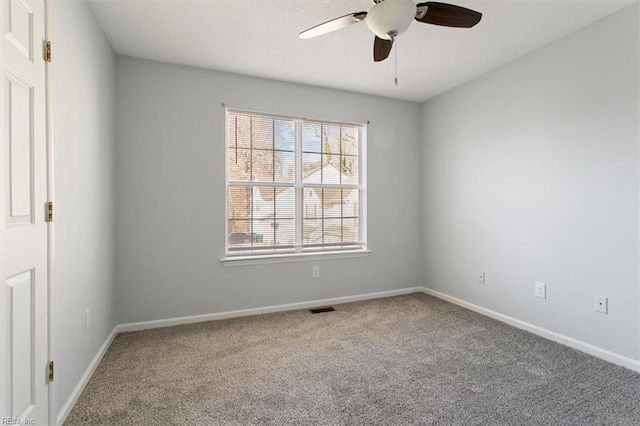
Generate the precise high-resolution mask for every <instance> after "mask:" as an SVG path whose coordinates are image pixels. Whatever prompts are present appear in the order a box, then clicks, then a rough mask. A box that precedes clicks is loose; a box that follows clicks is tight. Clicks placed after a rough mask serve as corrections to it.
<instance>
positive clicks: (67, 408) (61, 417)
mask: <svg viewBox="0 0 640 426" xmlns="http://www.w3.org/2000/svg"><path fill="white" fill-rule="evenodd" d="M117 328H118V327H117V326H116V327H114V328H113V330H111V333H109V335H108V336H107V338H106V339H105V341H104V343H103V344H102V346H100V349H98V353H96V356H94V357H93V359H92V360H91V362H90V363H89V366H88V367H87V369H86V370H85V372H84V374H83V375H82V377H81V378H80V381H78V384H77V385H76V387H75V388H73V391H72V392H71V395H70V396H69V398H68V399H67V402H66V403H65V404H64V406H63V407H62V409H61V410H60V412H59V413H58V417H57V419H56V424H57V425H58V426H61V425H62V424H63V423H64V422H65V420H67V416H68V415H69V413H70V412H71V409H72V408H73V406H74V405H75V404H76V401H78V398H80V395H82V391H83V390H84V388H85V387H86V386H87V383H89V380H90V379H91V376H93V373H94V372H95V371H96V368H98V364H100V361H102V357H104V354H106V353H107V349H109V346H111V343H112V342H113V339H115V337H116V334H118V331H117Z"/></svg>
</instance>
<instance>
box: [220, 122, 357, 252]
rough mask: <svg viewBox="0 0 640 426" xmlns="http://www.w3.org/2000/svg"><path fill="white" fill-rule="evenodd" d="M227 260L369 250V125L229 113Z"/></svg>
mask: <svg viewBox="0 0 640 426" xmlns="http://www.w3.org/2000/svg"><path fill="white" fill-rule="evenodd" d="M226 120H227V138H226V139H227V144H226V146H227V148H226V149H227V165H226V183H227V214H226V216H227V217H226V221H227V223H226V226H227V233H226V235H227V237H226V238H227V241H226V253H227V256H234V255H237V256H252V255H256V256H258V255H272V254H286V253H292V254H294V253H308V252H326V251H337V250H358V249H364V248H365V234H366V233H365V232H364V226H365V225H364V223H365V221H364V219H365V218H364V212H365V208H364V204H365V203H364V201H365V197H366V194H365V193H364V176H363V164H364V152H365V149H364V148H365V128H364V126H363V125H359V124H347V123H329V122H321V121H313V120H303V119H299V118H291V117H282V116H272V115H266V114H256V113H250V112H245V111H238V110H227V116H226Z"/></svg>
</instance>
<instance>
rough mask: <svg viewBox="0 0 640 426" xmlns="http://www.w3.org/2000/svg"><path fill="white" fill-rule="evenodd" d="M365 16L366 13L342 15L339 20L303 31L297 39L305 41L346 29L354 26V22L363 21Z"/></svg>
mask: <svg viewBox="0 0 640 426" xmlns="http://www.w3.org/2000/svg"><path fill="white" fill-rule="evenodd" d="M366 16H367V12H356V13H350V14H348V15H344V16H341V17H339V18H335V19H332V20H330V21H327V22H324V23H322V24H320V25H316V26H315V27H311V28H309V29H308V30H304V31H302V32H301V33H300V34H299V37H300V38H304V39H307V38H312V37H317V36H319V35H323V34H327V33H330V32H332V31H336V30H339V29H342V28H344V27H348V26H349V25H351V24H355V23H356V22H360V21H364V18H365V17H366Z"/></svg>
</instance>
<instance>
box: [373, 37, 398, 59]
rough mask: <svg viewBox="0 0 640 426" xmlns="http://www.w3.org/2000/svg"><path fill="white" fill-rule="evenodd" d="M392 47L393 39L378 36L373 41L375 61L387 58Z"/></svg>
mask: <svg viewBox="0 0 640 426" xmlns="http://www.w3.org/2000/svg"><path fill="white" fill-rule="evenodd" d="M392 47H393V40H385V39H382V38H380V37H378V36H376V38H375V40H374V42H373V60H374V61H375V62H380V61H384V60H385V59H387V57H388V56H389V52H391V48H392Z"/></svg>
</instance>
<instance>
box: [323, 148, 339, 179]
mask: <svg viewBox="0 0 640 426" xmlns="http://www.w3.org/2000/svg"><path fill="white" fill-rule="evenodd" d="M322 183H335V184H339V183H340V156H339V155H326V154H325V155H323V156H322Z"/></svg>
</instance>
